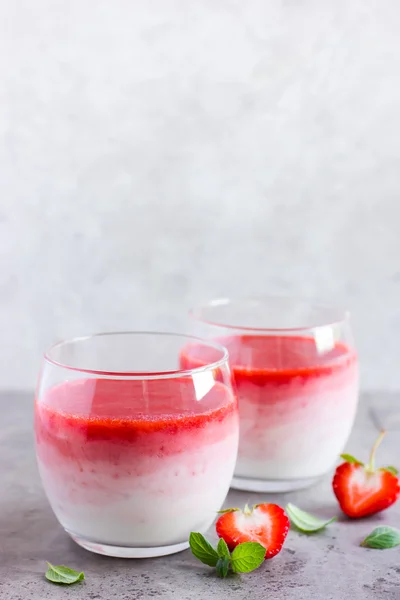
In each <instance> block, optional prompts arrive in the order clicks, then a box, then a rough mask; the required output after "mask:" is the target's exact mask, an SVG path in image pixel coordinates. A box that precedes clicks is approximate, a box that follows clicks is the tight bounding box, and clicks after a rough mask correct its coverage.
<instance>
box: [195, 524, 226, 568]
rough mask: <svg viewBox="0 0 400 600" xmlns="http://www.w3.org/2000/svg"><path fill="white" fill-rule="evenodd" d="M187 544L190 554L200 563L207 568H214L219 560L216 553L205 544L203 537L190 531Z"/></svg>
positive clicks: (208, 543)
mask: <svg viewBox="0 0 400 600" xmlns="http://www.w3.org/2000/svg"><path fill="white" fill-rule="evenodd" d="M189 544H190V549H191V551H192V553H193V554H194V555H195V557H196V558H198V559H199V560H201V562H202V563H204V564H205V565H208V566H209V567H215V566H216V565H217V562H218V559H219V558H220V557H219V555H218V552H217V551H216V550H214V548H213V547H212V546H211V544H210V542H207V540H206V538H205V537H204V535H202V534H201V533H195V532H193V531H192V533H191V534H190V537H189Z"/></svg>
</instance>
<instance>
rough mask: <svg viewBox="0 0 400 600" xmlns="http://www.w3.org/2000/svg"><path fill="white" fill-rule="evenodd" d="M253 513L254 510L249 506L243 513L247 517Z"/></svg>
mask: <svg viewBox="0 0 400 600" xmlns="http://www.w3.org/2000/svg"><path fill="white" fill-rule="evenodd" d="M252 512H253V509H252V508H250V506H249V505H248V504H246V506H245V507H244V509H243V513H244V514H245V515H247V516H249V515H251V513H252Z"/></svg>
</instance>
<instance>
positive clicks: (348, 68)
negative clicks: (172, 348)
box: [0, 0, 400, 389]
mask: <svg viewBox="0 0 400 600" xmlns="http://www.w3.org/2000/svg"><path fill="white" fill-rule="evenodd" d="M399 32H400V5H399V3H398V1H397V0H352V1H348V0H324V1H321V0H286V1H283V0H282V1H278V0H267V1H266V0H245V1H243V0H238V1H229V0H198V1H195V2H190V1H188V0H186V1H184V0H182V1H179V0H107V1H101V0H96V2H94V1H93V2H92V1H90V0H68V1H67V0H65V1H61V0H36V1H35V2H32V1H31V0H12V2H10V1H9V0H1V1H0V203H1V206H0V209H1V211H0V212H1V214H0V219H1V223H0V228H1V230H0V244H1V265H0V273H1V290H0V302H1V315H0V318H1V336H2V344H1V361H0V386H1V387H9V388H31V387H32V386H33V385H34V383H35V378H36V373H37V370H38V366H39V363H40V355H41V352H42V350H43V349H45V347H47V346H48V345H49V344H50V343H52V342H53V341H55V340H57V339H59V338H63V337H66V336H73V335H79V334H83V333H87V332H93V331H98V330H112V329H127V328H129V329H131V328H144V327H152V328H155V327H158V328H163V329H171V328H177V327H181V326H182V318H181V316H182V315H183V314H184V312H185V310H186V308H187V306H189V305H191V304H193V303H197V302H199V301H203V300H205V299H208V298H209V297H213V296H216V295H238V294H241V295H242V294H244V293H248V294H260V293H263V294H271V293H283V294H301V295H305V296H316V297H319V298H321V299H323V300H324V299H325V300H328V301H329V300H331V301H335V302H338V303H339V304H344V305H347V306H348V307H349V308H350V309H351V310H352V312H353V315H354V328H355V333H356V336H357V341H358V345H359V349H360V354H361V360H362V385H363V387H364V389H365V388H367V389H371V388H376V389H378V388H379V389H395V388H398V387H400V353H399V343H398V333H399V331H400V235H399V234H400V194H399V192H400V170H399V166H400V35H399Z"/></svg>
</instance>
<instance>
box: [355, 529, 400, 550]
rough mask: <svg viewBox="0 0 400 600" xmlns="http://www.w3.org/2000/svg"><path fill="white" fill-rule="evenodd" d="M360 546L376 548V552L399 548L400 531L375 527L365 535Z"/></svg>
mask: <svg viewBox="0 0 400 600" xmlns="http://www.w3.org/2000/svg"><path fill="white" fill-rule="evenodd" d="M360 546H364V548H376V549H377V550H385V549H386V548H394V547H395V546H400V531H399V530H398V529H394V528H393V527H377V528H376V529H374V530H373V531H372V532H371V533H370V534H369V535H367V537H366V538H365V540H364V541H363V542H361V544H360Z"/></svg>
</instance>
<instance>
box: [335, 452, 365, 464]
mask: <svg viewBox="0 0 400 600" xmlns="http://www.w3.org/2000/svg"><path fill="white" fill-rule="evenodd" d="M340 458H343V460H345V461H346V462H348V463H350V464H352V465H361V466H362V467H363V466H364V463H362V462H361V461H359V460H358V459H357V458H354V456H352V455H351V454H341V455H340Z"/></svg>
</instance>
